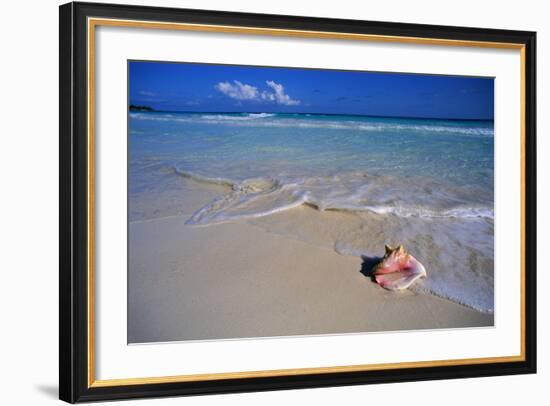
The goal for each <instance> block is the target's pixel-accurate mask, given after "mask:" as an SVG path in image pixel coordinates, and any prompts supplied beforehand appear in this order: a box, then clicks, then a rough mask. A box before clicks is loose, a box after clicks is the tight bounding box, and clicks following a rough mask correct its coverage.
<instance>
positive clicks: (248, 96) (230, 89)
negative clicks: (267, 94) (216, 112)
mask: <svg viewBox="0 0 550 406" xmlns="http://www.w3.org/2000/svg"><path fill="white" fill-rule="evenodd" d="M216 89H218V90H219V91H220V92H222V93H223V94H225V95H227V96H229V97H231V98H232V99H237V100H257V99H258V89H256V88H255V87H254V86H250V85H247V84H244V83H241V82H239V81H238V80H234V81H233V84H231V83H229V82H220V83H218V84H217V85H216Z"/></svg>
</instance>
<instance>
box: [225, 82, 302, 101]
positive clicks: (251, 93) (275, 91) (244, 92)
mask: <svg viewBox="0 0 550 406" xmlns="http://www.w3.org/2000/svg"><path fill="white" fill-rule="evenodd" d="M265 83H266V85H267V86H268V87H269V88H271V90H272V91H269V90H264V91H262V92H260V91H258V88H256V87H255V86H252V85H247V84H245V83H241V82H239V81H238V80H234V81H233V83H229V82H220V83H218V84H217V85H216V86H215V87H216V89H217V90H219V91H220V92H222V93H223V94H225V95H226V96H229V97H231V98H232V99H236V100H258V101H260V100H263V101H266V102H272V103H277V104H282V105H284V106H296V105H298V104H300V101H299V100H295V99H292V98H291V97H290V96H289V95H288V94H286V93H285V88H284V86H283V85H282V84H280V83H275V82H274V81H272V80H268V81H266V82H265Z"/></svg>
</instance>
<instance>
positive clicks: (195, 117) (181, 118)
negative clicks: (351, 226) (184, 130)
mask: <svg viewBox="0 0 550 406" xmlns="http://www.w3.org/2000/svg"><path fill="white" fill-rule="evenodd" d="M130 117H131V118H133V119H138V120H156V121H174V122H181V123H197V124H223V125H230V126H239V127H282V128H285V127H288V128H323V129H337V130H355V131H366V132H385V131H391V132H400V131H408V132H411V131H412V132H415V133H429V134H443V135H444V134H453V135H458V136H460V135H462V136H474V137H492V136H493V128H492V127H485V126H481V125H479V124H476V122H471V123H469V124H468V125H464V123H462V125H450V124H449V122H447V124H442V123H437V122H436V121H433V122H430V123H426V122H423V121H420V122H418V123H416V124H411V123H410V122H407V123H405V122H399V120H393V121H387V120H382V119H376V118H363V119H360V118H359V117H355V118H350V117H351V116H349V117H348V118H347V119H346V120H338V119H331V118H330V117H328V116H315V115H313V116H312V115H303V114H300V115H298V114H294V115H286V116H284V115H279V114H274V113H239V114H166V113H159V114H151V113H135V112H133V113H130Z"/></svg>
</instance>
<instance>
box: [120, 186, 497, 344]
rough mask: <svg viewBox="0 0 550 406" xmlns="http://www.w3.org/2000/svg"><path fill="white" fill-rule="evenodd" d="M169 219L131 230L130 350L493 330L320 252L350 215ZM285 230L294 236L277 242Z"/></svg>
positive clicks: (468, 313)
mask: <svg viewBox="0 0 550 406" xmlns="http://www.w3.org/2000/svg"><path fill="white" fill-rule="evenodd" d="M214 192H215V191H212V190H211V191H205V192H204V193H205V194H209V195H208V196H206V195H205V196H202V197H201V196H196V195H195V196H194V197H193V199H194V200H193V202H192V203H193V204H188V205H187V207H189V208H190V209H192V208H193V207H196V206H198V205H200V202H201V201H203V200H204V199H207V198H208V199H209V198H211V196H210V195H211V194H213V193H214ZM151 198H153V197H151ZM174 214H175V215H173V216H167V217H163V218H156V219H155V218H153V219H149V220H147V219H146V220H137V221H132V222H131V223H130V225H129V246H130V255H129V258H130V262H129V272H128V282H129V285H128V288H129V289H128V305H129V306H128V309H129V310H128V342H129V343H145V342H159V341H161V342H164V341H180V340H210V339H230V338H245V337H273V336H287V335H313V334H335V333H356V332H375V331H395V330H414V329H437V328H457V327H480V326H492V325H493V314H487V313H480V312H478V311H476V310H473V309H470V308H468V307H465V306H462V305H459V304H457V303H454V302H451V301H448V300H445V299H441V298H439V297H436V296H434V295H431V294H427V293H416V292H413V291H409V290H408V291H403V292H390V291H386V290H384V289H382V288H381V287H380V286H378V285H377V284H375V283H374V282H372V280H371V279H370V277H369V276H368V273H369V270H370V267H371V266H372V263H371V262H372V260H371V259H368V258H367V259H364V258H361V257H359V256H344V255H340V254H338V253H337V252H336V251H335V249H334V247H333V246H330V245H329V244H327V243H326V241H328V239H325V237H324V236H326V235H329V234H330V233H331V232H332V230H334V229H335V227H333V225H336V224H338V225H342V224H344V225H345V224H346V222H350V221H352V219H351V217H350V215H349V214H346V213H341V212H338V213H336V212H330V213H329V212H319V211H316V210H314V209H312V208H309V207H306V206H302V207H298V208H295V209H291V210H289V211H286V212H283V213H278V214H276V215H273V216H269V217H265V218H262V219H257V220H254V221H239V222H232V223H224V224H217V225H213V226H206V227H201V226H187V225H185V221H186V219H187V218H188V215H189V213H174ZM289 224H291V225H292V228H293V229H294V230H301V231H300V232H296V233H294V234H288V233H285V232H279V231H280V229H281V228H282V226H281V225H284V227H283V228H284V229H285V230H288V225H289ZM291 235H293V236H292V237H291ZM306 235H307V236H308V237H307V238H305V237H304V236H306ZM311 236H318V237H317V238H318V239H319V241H315V240H312V239H311ZM333 237H334V236H331V238H333ZM372 238H373V240H377V239H380V240H382V239H384V236H381V235H376V233H373V234H372ZM380 243H381V245H380V248H381V250H382V249H383V244H382V241H380ZM378 245H379V244H378V241H376V246H378ZM428 273H429V270H428Z"/></svg>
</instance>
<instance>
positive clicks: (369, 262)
mask: <svg viewBox="0 0 550 406" xmlns="http://www.w3.org/2000/svg"><path fill="white" fill-rule="evenodd" d="M361 259H362V260H363V262H362V263H361V270H360V271H359V272H361V273H362V274H363V275H365V277H367V278H369V279H370V280H371V281H373V282H375V283H376V279H374V275H373V270H374V267H375V266H376V264H378V263H379V262H380V261H381V260H382V257H367V256H365V255H362V256H361Z"/></svg>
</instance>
